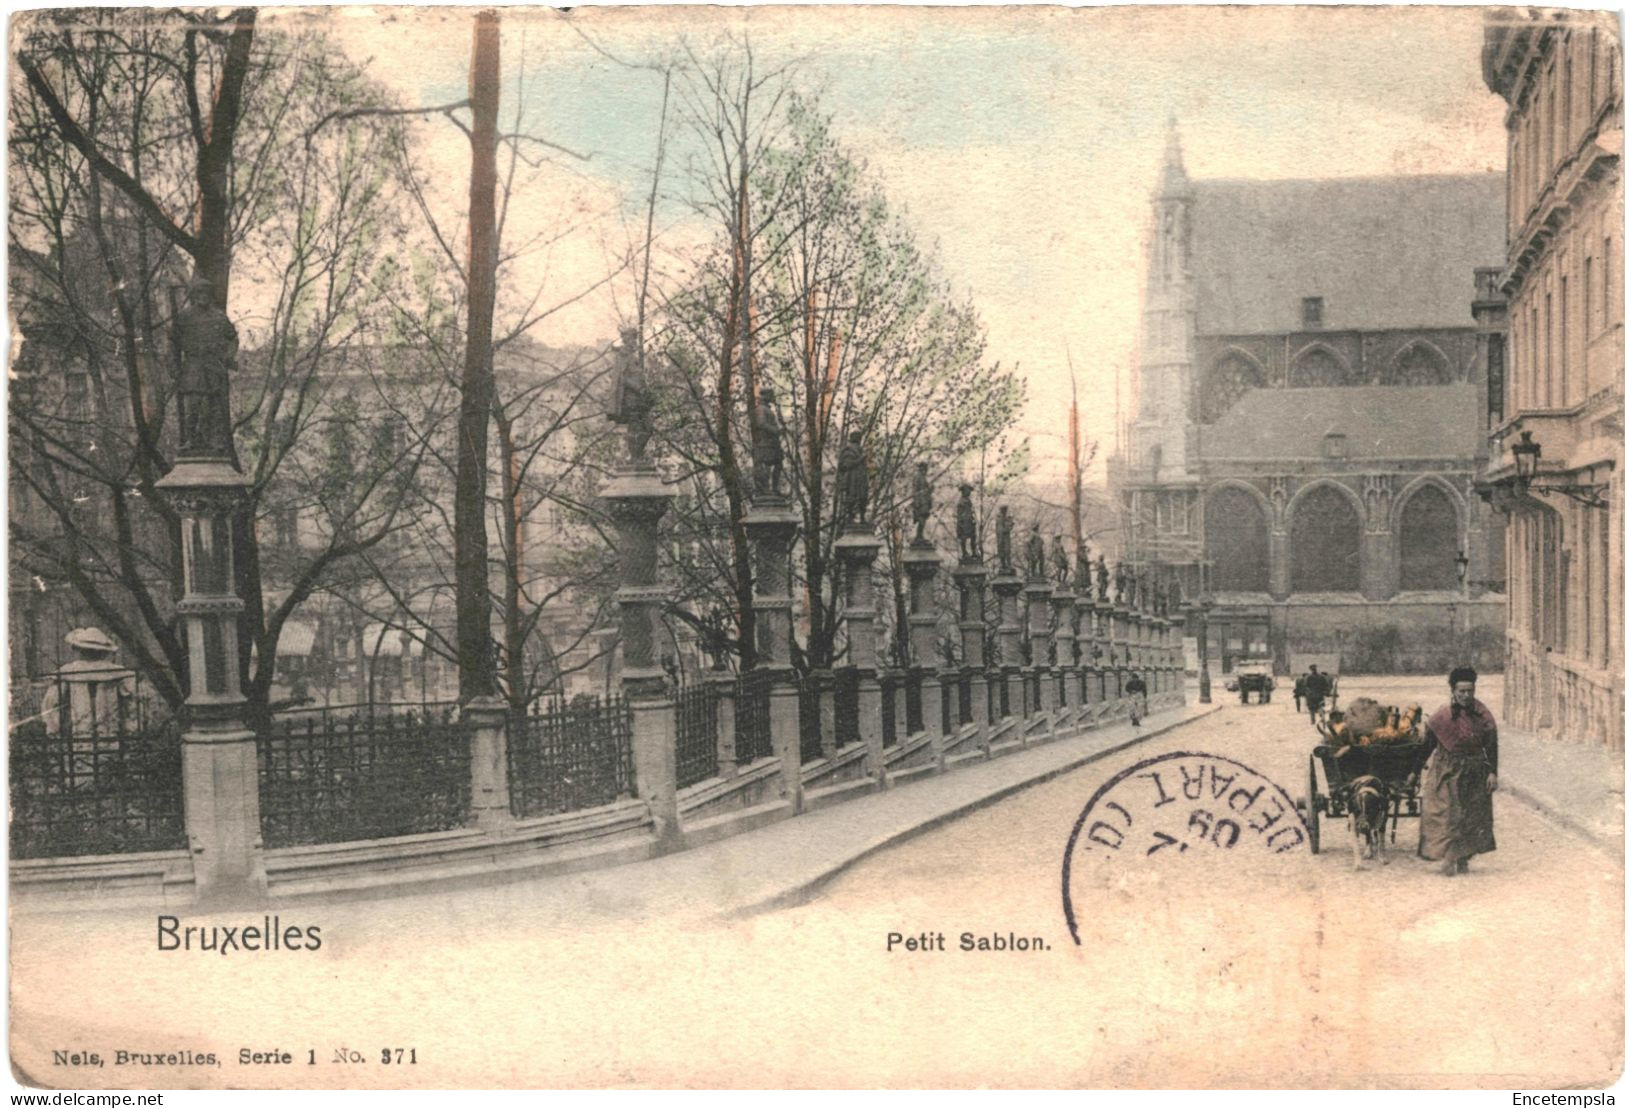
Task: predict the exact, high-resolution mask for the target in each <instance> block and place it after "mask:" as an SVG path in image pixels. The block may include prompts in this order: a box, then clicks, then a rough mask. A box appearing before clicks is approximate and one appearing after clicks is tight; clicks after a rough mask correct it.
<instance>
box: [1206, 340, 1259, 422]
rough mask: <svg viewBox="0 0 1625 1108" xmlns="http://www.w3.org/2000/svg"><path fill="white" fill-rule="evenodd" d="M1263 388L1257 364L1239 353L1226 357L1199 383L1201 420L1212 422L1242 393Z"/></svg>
mask: <svg viewBox="0 0 1625 1108" xmlns="http://www.w3.org/2000/svg"><path fill="white" fill-rule="evenodd" d="M1264 385H1265V381H1264V371H1263V370H1262V369H1261V368H1260V367H1259V365H1258V363H1257V362H1255V361H1253V360H1252V359H1251V358H1248V357H1245V356H1243V355H1241V354H1237V353H1230V354H1226V355H1225V356H1224V357H1223V358H1221V359H1219V364H1218V365H1216V366H1214V367H1213V370H1212V372H1210V373H1209V374H1208V375H1207V377H1206V378H1205V379H1204V381H1203V384H1202V421H1203V422H1204V423H1212V422H1213V421H1215V420H1217V419H1218V418H1219V417H1220V416H1222V415H1224V413H1225V412H1227V411H1229V410H1230V408H1231V406H1232V405H1234V404H1235V402H1236V401H1237V400H1240V399H1241V397H1242V394H1244V393H1246V392H1247V391H1248V390H1249V389H1260V388H1263V387H1264Z"/></svg>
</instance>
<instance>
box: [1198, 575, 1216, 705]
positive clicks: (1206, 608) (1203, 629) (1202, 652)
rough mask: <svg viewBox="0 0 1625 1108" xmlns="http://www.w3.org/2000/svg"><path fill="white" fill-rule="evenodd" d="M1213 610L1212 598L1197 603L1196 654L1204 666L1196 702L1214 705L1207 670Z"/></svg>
mask: <svg viewBox="0 0 1625 1108" xmlns="http://www.w3.org/2000/svg"><path fill="white" fill-rule="evenodd" d="M1212 610H1213V598H1212V597H1209V596H1204V597H1202V599H1201V600H1199V601H1197V603H1196V611H1197V613H1198V614H1199V617H1200V618H1199V619H1198V620H1197V628H1196V654H1197V657H1198V658H1199V659H1201V666H1202V668H1201V672H1200V674H1198V676H1197V678H1196V701H1197V703H1199V704H1212V703H1213V678H1212V676H1211V675H1210V674H1209V673H1208V669H1207V653H1208V651H1207V617H1208V613H1209V612H1211V611H1212Z"/></svg>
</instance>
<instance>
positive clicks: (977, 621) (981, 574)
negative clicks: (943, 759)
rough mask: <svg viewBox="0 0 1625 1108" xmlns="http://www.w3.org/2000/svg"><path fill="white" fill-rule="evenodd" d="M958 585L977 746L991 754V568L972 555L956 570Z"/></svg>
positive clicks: (962, 633)
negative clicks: (989, 640)
mask: <svg viewBox="0 0 1625 1108" xmlns="http://www.w3.org/2000/svg"><path fill="white" fill-rule="evenodd" d="M954 584H955V585H957V586H958V588H959V637H960V640H961V641H962V642H963V643H964V644H965V669H967V670H968V671H969V672H970V710H971V721H972V722H973V723H974V724H975V726H976V745H977V747H978V748H979V749H980V750H981V751H982V752H983V753H984V754H985V753H987V752H988V750H989V746H990V743H989V740H988V735H989V733H990V732H989V728H988V712H987V630H988V628H987V567H986V566H984V565H983V564H982V559H981V558H979V557H976V556H974V555H972V556H971V557H968V558H964V559H961V560H960V563H959V565H958V566H956V567H955V568H954Z"/></svg>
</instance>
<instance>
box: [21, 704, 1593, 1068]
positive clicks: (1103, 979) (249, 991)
mask: <svg viewBox="0 0 1625 1108" xmlns="http://www.w3.org/2000/svg"><path fill="white" fill-rule="evenodd" d="M1433 684H1435V683H1429V684H1419V685H1416V686H1414V687H1415V690H1416V693H1417V694H1418V697H1419V698H1421V694H1422V692H1423V690H1424V689H1426V690H1432V689H1433ZM1349 691H1350V692H1351V693H1352V692H1354V691H1357V690H1356V689H1355V688H1354V687H1353V683H1352V682H1351V683H1350V689H1349ZM1217 695H1219V696H1221V697H1222V696H1223V695H1224V694H1222V692H1221V693H1218V694H1217ZM1436 698H1438V697H1437V696H1436V695H1432V696H1428V697H1426V698H1425V702H1426V703H1431V702H1432V700H1433V699H1436ZM1310 745H1311V742H1310V739H1309V732H1308V730H1307V726H1306V724H1305V722H1304V719H1303V717H1302V716H1294V715H1293V712H1292V705H1291V701H1290V698H1288V699H1287V700H1286V701H1285V703H1281V702H1277V703H1274V704H1271V705H1270V706H1268V707H1254V708H1247V709H1242V708H1240V707H1239V706H1238V707H1232V708H1228V709H1226V710H1225V711H1224V712H1222V713H1220V714H1219V715H1217V716H1215V717H1213V718H1212V719H1210V720H1207V721H1204V722H1201V723H1198V724H1195V725H1192V726H1190V727H1187V728H1183V729H1181V730H1179V731H1177V732H1175V733H1173V734H1172V735H1170V736H1169V737H1167V738H1165V739H1159V740H1152V741H1151V742H1149V743H1147V744H1145V745H1144V746H1143V747H1140V748H1137V749H1135V750H1133V751H1131V752H1128V753H1125V754H1120V755H1117V756H1114V757H1113V758H1111V759H1109V760H1107V761H1104V762H1101V763H1097V764H1094V765H1090V766H1086V767H1084V768H1082V769H1080V770H1077V771H1075V772H1073V773H1070V774H1068V775H1066V776H1064V777H1060V778H1057V779H1055V780H1053V781H1051V782H1049V783H1047V784H1045V785H1041V786H1038V787H1035V788H1033V789H1030V790H1028V791H1026V792H1023V793H1020V794H1017V795H1016V796H1013V797H1011V798H1009V799H1007V800H1005V801H1003V802H1001V803H999V804H996V805H994V806H992V807H990V808H987V809H984V810H981V811H978V812H976V813H973V814H972V815H970V816H967V817H966V818H964V819H962V820H960V821H957V822H955V823H952V824H949V825H947V826H945V827H943V828H940V829H938V830H936V831H933V832H930V833H928V834H926V835H923V836H921V837H919V838H917V839H915V840H912V841H910V842H909V843H907V844H905V845H903V846H901V847H898V848H896V849H893V850H891V851H887V852H884V853H883V854H880V855H878V856H876V857H874V858H871V859H870V860H868V861H867V862H864V863H863V864H861V865H859V866H858V867H856V868H855V869H854V870H852V871H851V872H849V873H848V874H847V875H845V876H844V877H842V878H840V879H838V880H837V881H835V882H834V883H833V884H831V885H830V886H828V887H827V888H826V889H824V890H823V892H822V893H821V894H820V895H819V897H818V898H817V899H815V900H814V901H812V902H811V903H808V904H806V905H804V906H801V907H798V908H795V909H791V910H786V911H782V912H776V913H772V914H767V915H759V916H755V917H752V918H748V919H744V920H740V921H735V922H732V923H720V922H717V921H715V920H712V921H705V922H690V923H677V922H672V923H669V924H664V925H650V924H648V923H647V922H644V923H638V924H632V923H628V922H624V921H623V922H617V921H616V920H615V913H614V912H613V911H608V912H605V913H603V914H602V915H600V916H599V917H595V918H594V919H593V920H589V921H581V920H570V919H563V918H559V916H558V915H557V914H556V913H550V912H548V911H546V910H545V904H546V902H545V899H543V898H540V897H539V896H538V894H537V893H536V890H535V889H527V888H525V887H506V888H504V887H498V888H489V889H479V890H464V891H461V892H456V893H450V894H445V895H444V896H442V897H423V896H419V897H413V898H409V899H404V900H399V901H383V902H377V903H365V904H330V905H320V904H315V905H311V904H307V905H300V906H297V907H292V908H289V907H284V908H282V909H280V910H279V911H278V913H277V914H279V915H280V916H281V917H282V923H283V924H284V925H287V924H290V923H293V924H302V925H308V924H311V923H315V924H319V925H320V926H321V927H322V930H323V934H324V936H326V940H325V942H324V946H323V950H322V951H321V952H319V953H318V954H314V955H306V954H301V953H290V952H279V953H276V954H260V955H243V954H241V953H233V954H230V955H227V956H220V955H218V954H214V953H203V954H200V953H197V952H192V953H190V954H187V953H184V952H158V951H157V950H156V949H155V920H154V917H153V916H152V915H151V914H147V915H143V916H112V915H109V916H102V917H97V918H89V917H80V918H77V919H74V920H72V921H64V920H61V919H52V918H35V917H25V916H19V917H17V918H16V919H15V920H14V921H13V927H14V932H13V947H12V950H13V963H12V971H13V976H12V981H13V986H14V990H15V992H14V996H13V1000H14V1005H13V1034H14V1039H13V1058H14V1060H15V1061H17V1062H19V1063H24V1064H25V1067H26V1069H27V1070H28V1072H30V1073H31V1074H32V1075H33V1076H34V1077H36V1078H38V1079H44V1080H46V1081H48V1082H49V1083H51V1084H53V1085H56V1086H58V1087H65V1088H86V1087H90V1086H102V1085H126V1086H145V1087H152V1086H155V1085H156V1086H159V1087H173V1086H174V1085H176V1084H210V1085H218V1084H228V1085H249V1086H254V1085H323V1084H348V1085H395V1084H401V1083H406V1084H411V1083H423V1084H427V1085H433V1086H440V1087H444V1086H455V1085H460V1084H461V1085H480V1086H487V1085H497V1086H501V1085H508V1084H517V1085H542V1086H547V1085H560V1084H563V1085H652V1086H669V1085H695V1086H711V1085H745V1086H753V1087H754V1086H776V1085H808V1086H823V1085H828V1084H836V1085H857V1086H868V1085H889V1086H921V1085H925V1086H929V1085H979V1084H988V1085H1042V1086H1051V1085H1079V1086H1101V1085H1119V1086H1158V1087H1161V1086H1170V1085H1173V1086H1178V1085H1238V1086H1271V1085H1291V1086H1297V1085H1322V1084H1325V1085H1346V1084H1368V1085H1405V1086H1410V1085H1446V1086H1463V1085H1486V1086H1490V1087H1518V1088H1550V1087H1552V1086H1555V1085H1560V1084H1565V1083H1576V1084H1579V1083H1590V1084H1598V1083H1602V1084H1607V1083H1610V1082H1611V1081H1612V1080H1613V1079H1614V1076H1615V1075H1617V1074H1618V1072H1619V1067H1620V1064H1621V1059H1622V1057H1625V1045H1622V1044H1625V1028H1622V1020H1625V993H1622V985H1621V983H1622V980H1625V966H1622V962H1625V952H1622V944H1621V941H1620V939H1621V936H1622V934H1625V905H1622V889H1625V883H1622V875H1621V871H1620V868H1619V865H1618V863H1617V861H1616V860H1610V859H1609V858H1607V857H1605V856H1604V855H1603V854H1602V853H1601V852H1599V851H1598V850H1596V849H1594V848H1592V847H1589V846H1586V845H1584V844H1583V843H1582V841H1581V840H1579V839H1578V838H1576V837H1574V836H1573V835H1571V834H1569V833H1567V832H1564V831H1561V830H1558V829H1556V828H1554V827H1553V826H1552V825H1550V824H1548V823H1547V822H1545V821H1544V820H1543V819H1541V818H1540V817H1538V816H1537V815H1535V814H1534V813H1532V812H1531V811H1530V810H1529V809H1527V808H1525V807H1523V806H1522V805H1521V804H1519V803H1517V802H1516V801H1514V800H1511V799H1509V798H1505V797H1501V798H1498V799H1497V805H1496V815H1497V825H1496V834H1497V838H1498V840H1499V843H1500V850H1499V851H1498V852H1497V853H1495V854H1494V855H1492V856H1489V857H1486V858H1484V859H1482V860H1481V861H1480V862H1479V863H1478V864H1476V865H1475V867H1474V871H1473V873H1471V874H1470V875H1468V876H1467V877H1465V878H1452V879H1448V880H1447V879H1444V878H1441V877H1438V876H1436V875H1435V874H1434V873H1432V872H1430V871H1429V870H1428V869H1427V868H1424V866H1423V865H1422V864H1421V863H1420V862H1419V861H1418V860H1416V859H1415V858H1414V856H1413V855H1412V854H1411V851H1412V850H1413V849H1414V845H1415V834H1416V825H1415V822H1414V821H1406V822H1405V823H1404V824H1403V826H1402V829H1401V832H1400V842H1399V848H1398V849H1397V850H1396V851H1395V855H1394V860H1393V862H1392V864H1391V865H1389V866H1387V867H1378V868H1371V869H1367V870H1366V871H1364V872H1360V873H1356V872H1354V870H1353V868H1352V856H1351V854H1350V851H1349V844H1348V841H1347V837H1346V833H1345V832H1344V831H1343V829H1342V828H1340V827H1328V828H1327V829H1326V832H1325V839H1324V842H1325V852H1324V853H1323V854H1321V855H1320V856H1318V857H1314V856H1310V855H1308V854H1306V853H1298V854H1291V855H1282V856H1272V855H1268V854H1266V853H1263V852H1258V853H1247V852H1239V851H1238V852H1235V853H1232V854H1230V855H1228V856H1227V857H1225V858H1224V859H1223V861H1222V864H1221V862H1220V861H1219V860H1218V858H1219V855H1218V854H1217V852H1213V853H1212V854H1210V855H1202V854H1200V853H1194V852H1187V853H1186V854H1185V855H1182V856H1180V858H1179V860H1177V861H1171V860H1170V861H1164V859H1165V858H1171V857H1172V856H1171V855H1168V856H1160V855H1159V857H1158V859H1157V860H1156V861H1157V863H1158V864H1156V865H1148V866H1143V867H1138V868H1128V867H1125V868H1123V869H1122V870H1121V871H1119V872H1118V873H1115V874H1112V875H1108V876H1107V877H1106V878H1104V879H1099V878H1098V875H1097V877H1096V878H1091V880H1093V881H1094V883H1093V884H1092V885H1086V889H1085V893H1086V895H1085V896H1083V897H1082V898H1080V909H1081V914H1082V924H1081V926H1080V934H1081V937H1082V938H1083V940H1084V941H1083V944H1082V945H1081V946H1078V945H1074V944H1073V942H1072V940H1071V937H1070V935H1069V934H1068V932H1067V929H1066V925H1065V921H1064V919H1063V916H1062V911H1061V895H1060V863H1061V856H1062V851H1063V848H1064V846H1065V843H1066V840H1067V836H1068V834H1069V833H1070V831H1071V829H1072V826H1073V823H1074V821H1075V820H1076V819H1077V816H1078V814H1079V812H1080V810H1081V809H1082V807H1083V805H1084V804H1085V803H1086V802H1087V801H1088V799H1089V797H1090V796H1091V795H1092V794H1093V793H1094V791H1095V790H1096V789H1097V788H1098V787H1099V786H1100V785H1101V784H1102V783H1103V782H1104V781H1106V780H1107V779H1108V778H1109V777H1110V776H1111V775H1112V774H1113V773H1115V772H1117V771H1118V770H1119V769H1122V768H1125V767H1127V766H1129V765H1131V764H1133V763H1134V762H1136V761H1138V760H1139V759H1142V758H1145V757H1150V756H1152V755H1155V754H1158V753H1161V752H1164V751H1167V750H1174V749H1186V750H1201V751H1204V752H1208V753H1212V754H1218V755H1224V756H1228V757H1231V758H1235V759H1237V760H1239V761H1241V762H1243V763H1246V764H1247V765H1249V766H1251V767H1253V768H1254V769H1256V770H1258V771H1260V772H1262V773H1264V774H1265V775H1267V776H1269V777H1271V778H1272V779H1274V780H1276V781H1277V782H1279V783H1280V784H1282V785H1283V786H1284V787H1285V788H1286V789H1287V791H1288V792H1290V793H1293V794H1296V793H1298V792H1300V791H1301V789H1302V785H1301V781H1302V777H1303V773H1304V766H1305V764H1306V759H1307V751H1308V748H1309V746H1310ZM911 787H915V788H929V787H931V786H930V784H929V783H922V784H920V785H916V786H911ZM633 892H635V891H634V890H629V893H628V899H629V901H631V900H635V899H636V898H635V896H634V895H632V894H633ZM539 906H540V908H541V909H542V910H538V908H539ZM186 922H187V923H189V924H208V923H211V922H222V920H221V919H215V920H210V919H207V918H197V917H188V918H187V919H186ZM224 922H238V923H242V922H249V921H248V920H246V919H243V920H236V919H225V920H224ZM894 932H895V933H897V934H907V935H920V934H929V935H934V934H935V933H937V932H941V933H943V935H944V937H945V940H946V942H945V945H946V946H947V948H948V949H946V950H943V951H940V952H939V951H925V950H917V951H914V952H909V951H907V950H903V949H896V950H893V951H891V952H888V951H887V944H888V935H889V934H891V933H894ZM962 932H972V933H974V934H985V935H995V934H1014V935H1016V936H1019V937H1023V938H1028V939H1030V940H1033V941H1034V945H1035V946H1036V947H1039V949H1031V950H1028V951H1026V952H994V951H989V952H984V953H964V952H961V951H959V950H958V949H957V947H958V936H959V935H960V933H962ZM385 1045H389V1046H392V1047H400V1046H406V1047H415V1048H416V1049H417V1057H418V1063H417V1066H416V1068H415V1069H408V1070H403V1069H400V1068H395V1069H392V1070H385V1069H383V1068H382V1067H381V1066H380V1065H379V1064H378V1050H379V1048H381V1047H383V1046H385ZM245 1047H247V1048H252V1049H256V1050H265V1049H271V1048H282V1049H287V1050H289V1051H291V1052H292V1053H293V1054H294V1055H295V1057H296V1058H297V1059H300V1060H303V1059H305V1058H306V1057H307V1055H306V1054H305V1053H304V1052H305V1051H306V1050H312V1049H313V1050H316V1051H317V1056H318V1059H319V1064H318V1065H316V1066H310V1065H287V1066H261V1067H246V1066H239V1065H237V1063H236V1058H237V1054H238V1051H239V1050H240V1049H242V1048H245ZM339 1047H349V1048H352V1049H356V1050H359V1051H361V1053H362V1054H363V1056H366V1057H368V1061H367V1062H366V1063H362V1064H353V1063H342V1064H340V1063H334V1062H333V1061H332V1060H331V1059H332V1056H333V1052H334V1050H336V1049H337V1048H339ZM70 1048H78V1049H87V1050H99V1051H100V1052H102V1053H104V1054H109V1053H110V1052H111V1051H112V1050H114V1049H131V1050H146V1051H160V1050H176V1049H191V1050H194V1051H214V1052H216V1054H217V1055H218V1057H219V1058H220V1059H221V1063H222V1064H221V1065H220V1066H219V1067H213V1068H208V1069H203V1070H196V1069H190V1070H189V1069H187V1068H185V1067H175V1066H171V1067H168V1068H162V1069H160V1070H158V1071H154V1072H141V1071H138V1070H135V1069H124V1070H118V1069H117V1068H115V1067H113V1066H112V1064H111V1062H109V1065H108V1066H107V1067H104V1068H102V1069H100V1070H97V1071H95V1072H88V1071H75V1070H73V1069H72V1068H71V1067H63V1066H53V1065H52V1064H51V1062H50V1059H51V1054H50V1052H51V1050H53V1049H70Z"/></svg>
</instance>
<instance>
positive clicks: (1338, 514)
mask: <svg viewBox="0 0 1625 1108" xmlns="http://www.w3.org/2000/svg"><path fill="white" fill-rule="evenodd" d="M1359 588H1360V517H1359V512H1358V511H1357V509H1356V508H1355V506H1354V501H1353V500H1352V499H1351V498H1350V497H1349V496H1348V495H1346V494H1344V493H1342V492H1339V491H1338V490H1337V489H1336V488H1334V487H1332V486H1331V485H1321V486H1319V487H1318V488H1314V489H1311V490H1310V491H1308V492H1307V493H1305V494H1304V495H1303V498H1302V499H1301V500H1299V501H1298V503H1297V506H1296V507H1294V508H1293V509H1292V591H1293V592H1358V591H1359Z"/></svg>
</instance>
